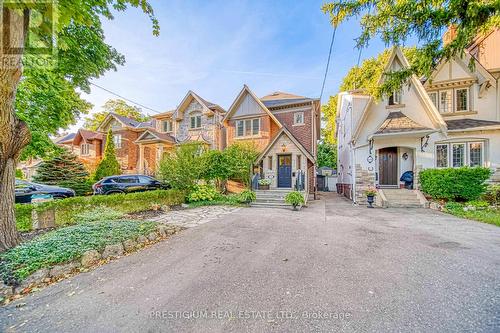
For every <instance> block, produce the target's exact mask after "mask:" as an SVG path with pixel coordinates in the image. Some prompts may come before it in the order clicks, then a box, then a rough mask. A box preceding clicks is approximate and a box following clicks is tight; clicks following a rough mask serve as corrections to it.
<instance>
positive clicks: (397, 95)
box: [387, 90, 403, 105]
mask: <svg viewBox="0 0 500 333" xmlns="http://www.w3.org/2000/svg"><path fill="white" fill-rule="evenodd" d="M391 97H392V104H391ZM387 104H388V105H401V104H403V92H402V91H401V90H394V91H393V92H392V95H390V96H389V98H388V99H387Z"/></svg>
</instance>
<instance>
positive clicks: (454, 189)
mask: <svg viewBox="0 0 500 333" xmlns="http://www.w3.org/2000/svg"><path fill="white" fill-rule="evenodd" d="M490 175H491V171H490V169H488V168H481V167H475V168H469V167H463V168H446V169H426V170H423V171H421V172H420V174H419V177H420V184H421V186H422V191H423V192H424V193H426V194H428V195H429V196H431V197H432V198H433V199H444V200H452V201H469V200H476V199H478V198H479V197H480V196H481V195H482V194H483V193H484V192H485V191H486V184H485V181H486V180H487V179H488V178H489V177H490Z"/></svg>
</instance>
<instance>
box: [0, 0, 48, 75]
mask: <svg viewBox="0 0 500 333" xmlns="http://www.w3.org/2000/svg"><path fill="white" fill-rule="evenodd" d="M56 5H57V2H56V1H55V0H28V1H19V0H4V1H1V0H0V9H1V17H0V19H1V20H2V22H1V33H0V38H1V41H0V51H1V52H0V55H1V63H0V65H1V66H2V67H3V68H5V67H19V63H18V62H19V61H22V64H23V65H24V66H27V67H30V66H37V67H40V66H43V67H46V66H52V65H53V62H54V60H55V58H56V55H57V38H56V37H57V34H56V19H57V15H56ZM23 36H24V38H23ZM23 40H24V44H23ZM21 55H22V56H23V57H22V58H20V56H21Z"/></svg>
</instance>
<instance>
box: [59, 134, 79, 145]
mask: <svg viewBox="0 0 500 333" xmlns="http://www.w3.org/2000/svg"><path fill="white" fill-rule="evenodd" d="M75 136H76V133H69V134H66V135H65V136H63V137H62V138H59V139H58V140H57V141H56V143H73V139H74V138H75Z"/></svg>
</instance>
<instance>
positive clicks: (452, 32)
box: [443, 24, 457, 46]
mask: <svg viewBox="0 0 500 333" xmlns="http://www.w3.org/2000/svg"><path fill="white" fill-rule="evenodd" d="M455 37H457V27H456V25H453V24H452V25H450V26H449V27H448V30H446V32H445V33H444V34H443V46H446V45H448V44H450V43H451V42H452V41H453V40H454V39H455Z"/></svg>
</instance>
